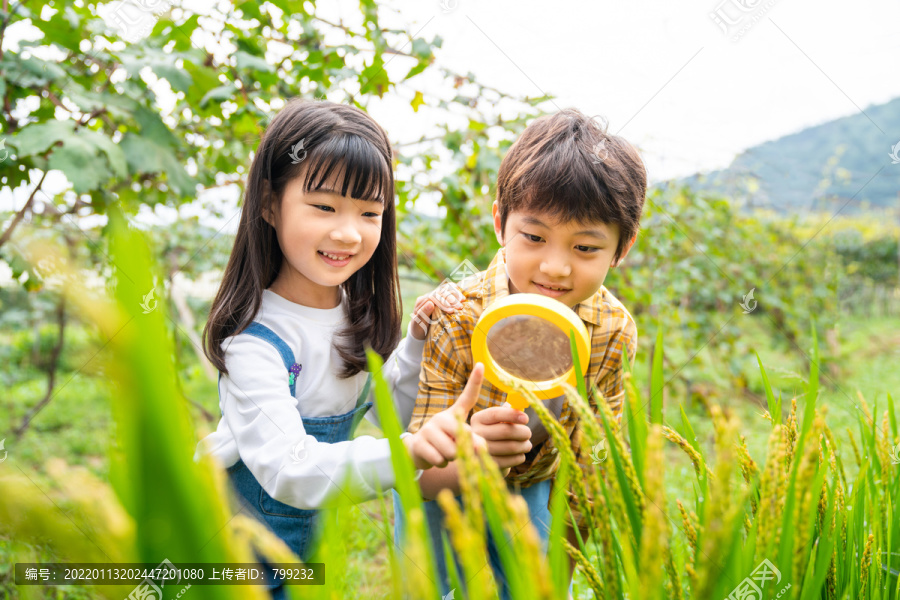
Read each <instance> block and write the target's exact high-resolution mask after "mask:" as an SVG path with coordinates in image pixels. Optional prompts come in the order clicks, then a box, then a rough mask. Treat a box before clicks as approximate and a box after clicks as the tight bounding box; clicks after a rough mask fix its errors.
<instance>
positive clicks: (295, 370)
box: [288, 363, 303, 385]
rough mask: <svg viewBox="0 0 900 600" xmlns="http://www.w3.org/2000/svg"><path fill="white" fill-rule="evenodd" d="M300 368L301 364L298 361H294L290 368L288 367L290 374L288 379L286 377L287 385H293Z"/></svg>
mask: <svg viewBox="0 0 900 600" xmlns="http://www.w3.org/2000/svg"><path fill="white" fill-rule="evenodd" d="M302 370H303V365H301V364H300V363H294V364H292V365H291V368H290V369H288V371H289V372H290V374H291V376H290V379H288V385H294V382H295V381H296V380H297V375H299V374H300V371H302Z"/></svg>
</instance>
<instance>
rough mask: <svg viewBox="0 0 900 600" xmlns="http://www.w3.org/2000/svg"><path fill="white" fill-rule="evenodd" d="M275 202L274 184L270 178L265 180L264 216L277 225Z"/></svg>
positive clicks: (264, 218) (268, 221) (266, 220)
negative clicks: (270, 182)
mask: <svg viewBox="0 0 900 600" xmlns="http://www.w3.org/2000/svg"><path fill="white" fill-rule="evenodd" d="M274 207H275V202H274V194H273V193H272V186H271V185H270V184H269V180H268V179H264V180H263V197H262V218H263V221H265V222H266V223H268V224H269V225H271V226H272V227H275V208H274Z"/></svg>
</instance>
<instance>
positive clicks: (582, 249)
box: [575, 246, 600, 252]
mask: <svg viewBox="0 0 900 600" xmlns="http://www.w3.org/2000/svg"><path fill="white" fill-rule="evenodd" d="M575 249H576V250H578V251H580V252H597V251H598V250H600V248H595V247H593V246H575Z"/></svg>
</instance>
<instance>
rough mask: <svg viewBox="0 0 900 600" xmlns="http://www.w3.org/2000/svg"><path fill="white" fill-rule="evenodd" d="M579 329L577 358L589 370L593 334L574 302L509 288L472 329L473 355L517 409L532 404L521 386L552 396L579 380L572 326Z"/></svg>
mask: <svg viewBox="0 0 900 600" xmlns="http://www.w3.org/2000/svg"><path fill="white" fill-rule="evenodd" d="M573 331H574V332H575V349H576V352H577V353H578V360H579V362H580V364H581V366H582V368H583V369H584V373H583V374H586V373H587V368H588V362H589V360H590V347H591V346H590V337H589V336H588V331H587V328H586V327H585V326H584V323H583V322H582V320H581V319H580V318H579V317H578V315H577V314H575V311H573V310H572V309H571V308H569V307H568V306H566V305H565V304H563V303H562V302H559V301H558V300H554V299H553V298H548V297H547V296H542V295H541V294H510V295H509V296H506V297H505V298H501V299H500V300H497V301H496V302H494V303H493V304H491V306H490V307H489V308H487V309H486V310H485V311H484V312H483V313H482V314H481V318H479V319H478V323H476V325H475V331H474V332H473V333H472V359H473V361H474V362H475V363H478V362H480V363H483V364H484V376H485V378H486V379H487V380H488V381H490V382H491V383H492V384H494V385H495V386H496V387H498V388H500V389H501V390H503V391H504V392H506V394H507V395H506V401H507V402H508V403H509V404H510V405H511V406H512V407H513V408H516V409H518V410H524V409H525V408H526V407H527V406H528V399H527V398H526V396H525V395H524V393H523V392H525V391H529V392H531V393H533V394H534V395H535V396H537V397H538V398H540V399H543V400H549V399H551V398H557V397H559V396H561V395H563V394H564V393H565V390H564V389H563V384H564V383H568V384H570V385H573V386H574V385H575V384H576V381H577V375H576V373H575V366H574V364H573V361H572V350H571V346H570V342H569V334H570V332H573Z"/></svg>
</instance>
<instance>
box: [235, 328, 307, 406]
mask: <svg viewBox="0 0 900 600" xmlns="http://www.w3.org/2000/svg"><path fill="white" fill-rule="evenodd" d="M241 333H246V334H249V335H252V336H253V337H255V338H259V339H261V340H263V341H264V342H269V343H270V344H272V346H274V347H275V349H276V350H278V353H279V354H280V355H281V360H282V361H283V362H284V368H285V369H287V371H288V377H289V379H288V382H289V384H290V387H291V396H293V395H295V391H296V389H297V374H298V373H300V370H301V369H303V365H300V364H298V363H296V362H294V352H293V350H291V347H290V346H288V345H287V343H286V342H285V341H284V340H283V339H281V338H280V337H278V334H277V333H275V332H274V331H272V330H271V329H269V328H268V327H266V326H265V325H263V324H262V323H257V322H256V321H253V322H252V323H250V325H249V326H248V327H247V329H245V330H244V331H242V332H241Z"/></svg>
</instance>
